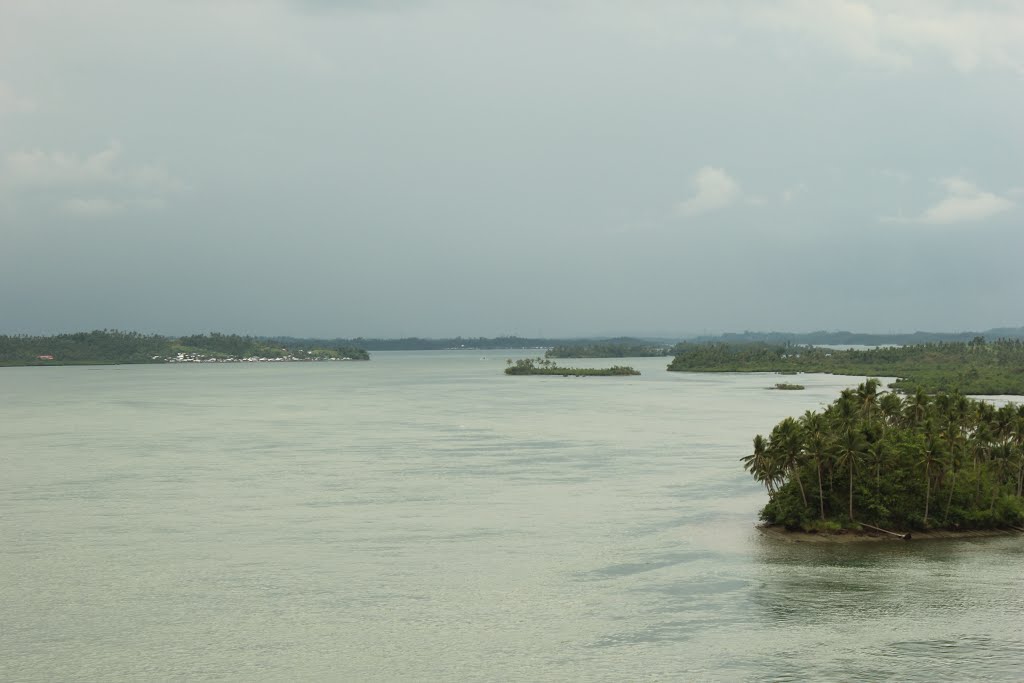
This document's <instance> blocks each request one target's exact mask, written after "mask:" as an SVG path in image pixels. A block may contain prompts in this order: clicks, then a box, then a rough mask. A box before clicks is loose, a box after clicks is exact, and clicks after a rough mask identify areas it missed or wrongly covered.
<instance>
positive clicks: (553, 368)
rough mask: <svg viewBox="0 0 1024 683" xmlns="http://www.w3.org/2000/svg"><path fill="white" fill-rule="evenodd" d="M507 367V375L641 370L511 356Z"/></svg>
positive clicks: (582, 374)
mask: <svg viewBox="0 0 1024 683" xmlns="http://www.w3.org/2000/svg"><path fill="white" fill-rule="evenodd" d="M507 365H508V367H506V368H505V374H506V375H561V376H562V377H570V376H572V377H623V376H629V375H639V374H640V372H639V371H638V370H635V369H633V368H631V367H629V366H625V365H615V366H613V367H610V368H566V367H562V366H561V365H556V364H555V362H554V361H552V360H548V359H546V358H520V359H519V360H516V361H513V360H512V359H511V358H509V359H508V362H507Z"/></svg>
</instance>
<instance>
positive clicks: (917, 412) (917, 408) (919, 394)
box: [907, 387, 929, 427]
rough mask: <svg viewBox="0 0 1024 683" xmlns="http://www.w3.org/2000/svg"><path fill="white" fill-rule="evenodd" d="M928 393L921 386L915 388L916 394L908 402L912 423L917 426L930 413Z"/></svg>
mask: <svg viewBox="0 0 1024 683" xmlns="http://www.w3.org/2000/svg"><path fill="white" fill-rule="evenodd" d="M928 403H929V400H928V394H927V392H925V390H924V389H923V388H921V387H918V388H917V389H915V390H914V395H913V396H911V397H910V401H909V402H908V403H907V410H908V411H909V413H910V424H912V425H913V426H915V427H916V426H917V425H919V424H921V423H922V422H924V418H925V415H927V414H928Z"/></svg>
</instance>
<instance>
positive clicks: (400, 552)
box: [0, 352, 1024, 681]
mask: <svg viewBox="0 0 1024 683" xmlns="http://www.w3.org/2000/svg"><path fill="white" fill-rule="evenodd" d="M514 353H516V352H511V353H504V354H493V353H489V354H488V359H487V360H481V359H480V357H479V354H478V353H476V354H474V353H459V352H446V353H392V354H387V353H381V354H375V357H374V360H373V361H371V362H370V363H358V364H355V363H353V364H330V365H276V366H269V365H267V366H220V367H202V366H198V367H189V366H167V367H164V366H146V367H111V368H42V369H35V368H13V369H10V368H9V369H2V370H0V419H2V424H3V425H4V429H5V439H4V442H3V449H4V450H3V453H2V458H0V467H2V471H0V539H2V542H3V545H4V552H3V553H2V554H0V576H3V577H4V578H5V580H4V581H2V582H0V600H2V601H3V604H4V617H5V626H4V629H3V630H2V631H0V655H2V656H0V678H2V679H5V680H6V679H10V680H114V679H136V680H148V679H168V678H187V679H190V680H203V679H224V678H227V679H231V680H238V679H251V678H255V679H285V678H287V679H292V678H295V679H332V680H339V679H340V680H387V681H391V680H410V681H413V680H416V681H418V680H464V679H468V680H496V679H497V680H530V681H534V680H615V681H618V680H730V681H731V680H808V679H817V680H860V679H865V680H879V679H885V680H929V681H930V680H935V679H937V678H942V679H950V678H954V679H991V680H1018V679H1019V678H1020V673H1019V672H1020V664H1021V663H1022V661H1024V651H1022V640H1021V637H1020V635H1019V634H1018V631H1017V627H1018V624H1019V620H1020V617H1019V615H1020V614H1021V613H1022V608H1024V597H1022V593H1021V591H1020V581H1021V571H1020V569H1019V567H1021V566H1022V560H1024V557H1022V555H1024V543H1022V541H1021V539H1019V538H1013V537H1007V538H996V539H991V540H976V539H975V540H970V541H937V542H928V543H924V542H916V541H914V542H910V543H903V542H896V543H871V544H865V545H821V546H818V545H810V544H794V543H786V542H781V541H779V540H778V539H773V538H769V537H765V536H762V535H761V534H759V533H758V532H757V531H756V530H755V529H754V528H753V526H752V525H753V522H754V521H755V520H756V515H757V510H758V508H759V506H760V505H762V504H763V502H764V494H763V492H762V491H761V490H760V489H759V488H758V487H757V486H756V485H755V484H753V483H752V482H751V481H749V479H748V478H747V477H746V476H745V474H744V473H743V472H742V470H741V469H740V467H739V457H740V456H741V455H743V454H745V453H746V452H747V449H748V447H749V443H750V439H751V437H752V436H753V434H755V433H757V432H765V431H767V430H768V429H770V428H771V426H772V425H773V424H775V423H776V422H777V421H778V420H779V419H781V417H783V416H785V415H794V414H799V413H802V412H803V411H804V410H806V409H813V408H817V407H819V406H820V405H822V404H824V403H827V402H829V401H831V400H832V398H834V396H835V394H836V393H837V392H838V390H839V388H841V387H843V386H848V385H851V384H856V383H857V382H858V381H860V378H836V377H828V376H819V375H812V376H806V377H801V384H804V385H805V386H806V387H807V390H806V391H803V392H768V391H765V390H764V388H765V387H767V386H770V385H772V384H773V383H774V381H775V378H774V377H773V376H770V375H727V374H722V375H681V374H676V373H667V372H665V371H664V366H665V359H659V358H655V359H636V361H635V362H634V361H633V360H631V361H630V363H631V364H633V365H634V366H636V367H638V368H639V369H640V370H641V371H642V372H643V373H644V374H643V375H642V376H640V377H631V378H610V379H604V378H600V379H599V378H586V379H563V378H560V377H556V378H547V377H523V378H509V377H506V376H504V375H503V374H502V370H503V368H504V358H505V357H506V356H508V355H513V354H514ZM521 355H522V354H521ZM526 355H529V354H526ZM491 356H493V358H492V357H491ZM615 362H617V361H614V360H612V361H610V362H609V363H608V364H614V363H615Z"/></svg>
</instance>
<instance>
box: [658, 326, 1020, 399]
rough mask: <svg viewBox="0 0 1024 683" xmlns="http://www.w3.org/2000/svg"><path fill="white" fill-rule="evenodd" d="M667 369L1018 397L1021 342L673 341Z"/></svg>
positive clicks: (980, 340) (977, 339) (976, 339)
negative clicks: (830, 378) (815, 377)
mask: <svg viewBox="0 0 1024 683" xmlns="http://www.w3.org/2000/svg"><path fill="white" fill-rule="evenodd" d="M673 350H674V351H675V354H676V355H675V358H674V359H673V360H672V362H671V363H670V364H669V366H668V369H669V370H676V371H685V372H781V373H787V374H788V373H795V372H825V373H831V374H835V375H855V376H861V377H870V376H876V377H877V376H889V377H899V378H900V379H899V380H897V381H896V383H895V387H896V388H898V389H900V390H903V391H910V390H912V389H913V388H915V387H918V386H920V387H923V388H924V389H925V390H926V391H928V392H937V391H945V392H948V391H953V390H959V391H960V392H962V393H965V394H1020V395H1024V340H1021V339H1000V340H997V341H994V342H986V341H985V340H984V339H983V338H981V337H976V338H974V339H972V340H971V341H969V342H939V343H930V344H918V345H914V346H903V347H882V348H877V349H868V350H856V349H854V350H846V351H838V350H832V349H825V348H817V347H813V346H793V345H778V344H762V343H752V344H721V343H718V344H692V343H683V344H677V345H676V346H675V348H674V349H673Z"/></svg>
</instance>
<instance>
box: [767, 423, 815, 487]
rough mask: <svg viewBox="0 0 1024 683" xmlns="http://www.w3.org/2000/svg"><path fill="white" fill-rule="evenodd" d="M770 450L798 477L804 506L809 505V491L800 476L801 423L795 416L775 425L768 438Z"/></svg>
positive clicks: (797, 480) (801, 464) (788, 471)
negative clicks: (805, 488) (806, 490)
mask: <svg viewBox="0 0 1024 683" xmlns="http://www.w3.org/2000/svg"><path fill="white" fill-rule="evenodd" d="M768 452H769V453H772V454H774V455H775V456H776V457H777V459H778V461H779V463H780V464H781V465H782V468H783V470H784V471H786V472H787V473H789V474H790V476H792V477H793V478H794V479H796V483H797V486H798V487H800V497H801V498H802V499H803V501H804V507H808V505H807V493H806V492H805V491H804V482H803V479H801V477H800V468H801V467H802V466H803V458H801V455H802V454H803V444H802V440H801V434H800V424H799V423H798V422H797V421H796V420H794V419H793V418H791V417H787V418H786V419H784V420H783V421H782V422H780V423H779V424H777V425H775V428H774V429H772V433H771V436H770V437H769V440H768Z"/></svg>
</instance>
